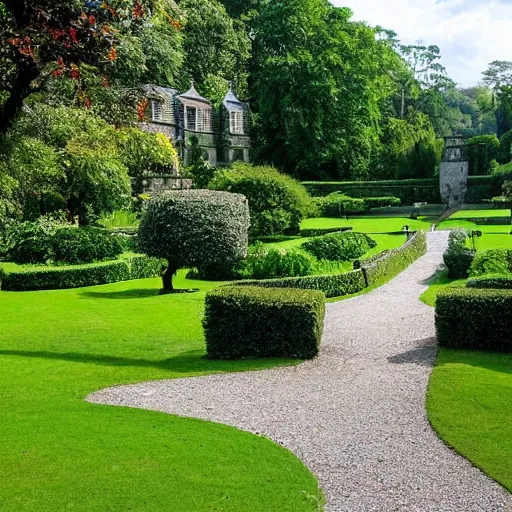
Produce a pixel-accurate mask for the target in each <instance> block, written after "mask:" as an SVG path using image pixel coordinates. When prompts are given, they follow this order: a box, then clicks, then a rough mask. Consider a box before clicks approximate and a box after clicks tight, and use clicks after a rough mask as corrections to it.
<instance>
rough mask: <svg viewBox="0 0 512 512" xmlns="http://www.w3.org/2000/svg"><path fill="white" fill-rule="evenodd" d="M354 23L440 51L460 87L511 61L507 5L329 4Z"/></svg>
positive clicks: (456, 0) (383, 0)
mask: <svg viewBox="0 0 512 512" xmlns="http://www.w3.org/2000/svg"><path fill="white" fill-rule="evenodd" d="M331 1H332V3H333V4H335V5H337V6H346V7H350V8H351V9H352V11H354V19H357V20H364V21H367V22H368V23H370V24H371V25H380V26H382V27H384V28H388V29H392V30H394V31H395V32H396V33H397V34H398V36H399V38H400V39H401V40H402V41H403V42H404V43H407V44H411V43H415V42H420V43H421V44H424V45H426V46H428V45H431V44H434V45H437V46H439V47H440V48H441V53H442V55H443V64H444V65H445V66H446V68H447V70H448V74H449V75H450V77H451V78H453V79H454V80H455V81H456V82H457V83H459V84H460V85H461V86H471V85H475V84H477V83H478V82H479V81H480V80H481V73H482V71H484V70H485V69H487V64H488V63H489V62H491V61H493V60H512V43H511V38H512V0H331Z"/></svg>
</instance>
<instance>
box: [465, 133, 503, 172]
mask: <svg viewBox="0 0 512 512" xmlns="http://www.w3.org/2000/svg"><path fill="white" fill-rule="evenodd" d="M466 146H467V150H468V157H469V174H471V175H473V176H474V175H483V174H490V173H491V171H492V168H493V161H494V163H495V160H496V159H497V158H498V151H499V149H500V141H499V140H498V137H496V135H478V136H476V137H473V138H471V139H469V140H468V141H467V143H466Z"/></svg>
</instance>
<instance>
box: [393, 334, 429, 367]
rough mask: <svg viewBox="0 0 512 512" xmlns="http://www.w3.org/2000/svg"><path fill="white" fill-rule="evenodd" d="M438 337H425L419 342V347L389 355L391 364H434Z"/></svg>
mask: <svg viewBox="0 0 512 512" xmlns="http://www.w3.org/2000/svg"><path fill="white" fill-rule="evenodd" d="M436 351H437V346H436V338H425V339H423V340H419V341H418V342H417V348H414V349H412V350H408V351H407V352H403V353H401V354H396V355H394V356H391V357H388V361H389V362H390V363H391V364H416V365H418V366H434V363H435V360H436Z"/></svg>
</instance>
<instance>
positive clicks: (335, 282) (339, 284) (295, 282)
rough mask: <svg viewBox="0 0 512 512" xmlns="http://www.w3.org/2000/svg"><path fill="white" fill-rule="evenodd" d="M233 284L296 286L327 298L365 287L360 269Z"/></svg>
mask: <svg viewBox="0 0 512 512" xmlns="http://www.w3.org/2000/svg"><path fill="white" fill-rule="evenodd" d="M233 286H237V287H238V286H240V287H244V286H249V287H259V288H298V289H303V290H317V291H321V292H323V293H324V295H325V296H326V297H327V298H332V297H343V296H345V295H352V294H353V293H358V292H360V291H362V290H364V289H365V288H366V283H365V280H364V275H363V272H362V271H361V270H354V271H351V272H346V273H344V274H332V275H325V276H305V277H287V278H284V279H263V280H260V281H238V282H236V283H234V285H233Z"/></svg>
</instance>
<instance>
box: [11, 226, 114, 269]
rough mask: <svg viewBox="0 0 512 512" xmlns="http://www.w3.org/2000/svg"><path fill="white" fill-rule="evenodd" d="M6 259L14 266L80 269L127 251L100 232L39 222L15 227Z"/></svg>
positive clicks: (110, 236)
mask: <svg viewBox="0 0 512 512" xmlns="http://www.w3.org/2000/svg"><path fill="white" fill-rule="evenodd" d="M6 239H7V240H8V246H7V257H8V259H9V260H10V261H13V262H15V263H21V264H23V263H43V264H44V263H66V264H70V265H78V264H82V263H91V262H93V261H102V260H112V259H115V258H117V257H118V256H119V255H120V254H121V253H122V252H123V250H124V245H123V243H122V241H121V239H120V238H119V237H117V236H114V235H110V234H109V233H108V232H107V231H105V230H103V229H99V228H76V227H70V226H66V225H64V224H59V223H55V222H52V221H51V220H48V219H44V218H43V219H40V220H38V221H36V222H23V223H20V224H15V225H14V226H12V227H11V228H10V229H9V230H8V232H7V234H6Z"/></svg>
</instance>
